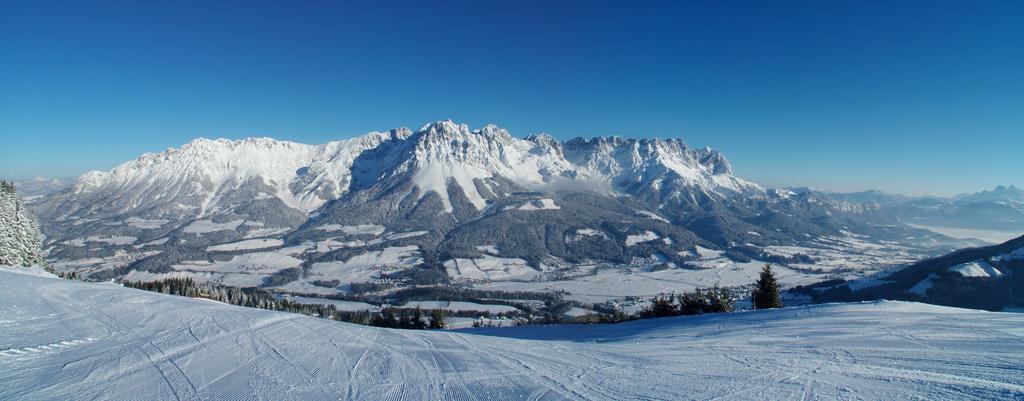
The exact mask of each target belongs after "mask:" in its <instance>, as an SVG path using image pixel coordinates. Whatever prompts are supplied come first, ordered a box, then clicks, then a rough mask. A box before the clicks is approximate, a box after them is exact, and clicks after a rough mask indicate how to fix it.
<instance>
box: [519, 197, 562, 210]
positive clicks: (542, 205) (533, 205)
mask: <svg viewBox="0 0 1024 401" xmlns="http://www.w3.org/2000/svg"><path fill="white" fill-rule="evenodd" d="M538 203H539V205H537V204H538ZM561 208H562V207H561V206H558V205H557V204H555V200H554V199H538V200H535V201H530V202H527V203H526V204H523V205H522V206H519V207H518V208H517V209H519V210H527V211H529V210H558V209H561Z"/></svg>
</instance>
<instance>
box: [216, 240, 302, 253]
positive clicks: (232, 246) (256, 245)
mask: <svg viewBox="0 0 1024 401" xmlns="http://www.w3.org/2000/svg"><path fill="white" fill-rule="evenodd" d="M281 245H284V241H282V240H279V239H276V238H271V239H247V240H244V241H238V242H232V243H228V244H220V245H214V246H211V247H207V248H206V251H207V252H215V251H220V252H223V251H244V250H250V249H263V248H273V247H275V246H281Z"/></svg>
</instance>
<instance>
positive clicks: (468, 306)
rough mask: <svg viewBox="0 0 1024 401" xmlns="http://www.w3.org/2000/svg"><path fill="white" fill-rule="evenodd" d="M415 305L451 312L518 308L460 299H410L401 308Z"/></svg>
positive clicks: (505, 310)
mask: <svg viewBox="0 0 1024 401" xmlns="http://www.w3.org/2000/svg"><path fill="white" fill-rule="evenodd" d="M416 307H419V308H420V309H443V310H447V311H452V312H461V311H480V312H490V313H502V312H515V311H517V310H519V309H516V308H515V307H513V306H508V305H488V304H478V303H475V302H462V301H410V302H407V303H406V304H405V305H402V308H410V309H412V308H416Z"/></svg>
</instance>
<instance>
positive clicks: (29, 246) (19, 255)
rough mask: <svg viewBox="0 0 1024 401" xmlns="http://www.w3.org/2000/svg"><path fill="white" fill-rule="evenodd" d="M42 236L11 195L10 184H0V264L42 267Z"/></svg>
mask: <svg viewBox="0 0 1024 401" xmlns="http://www.w3.org/2000/svg"><path fill="white" fill-rule="evenodd" d="M42 247H43V236H42V234H41V233H40V232H39V226H38V225H37V224H36V221H35V219H34V218H32V216H31V214H30V213H29V212H28V210H26V209H25V207H24V206H22V204H21V200H19V199H18V196H17V194H16V193H15V188H14V184H13V183H10V182H8V181H0V265H11V266H32V265H42V264H43V257H42V253H43V252H42Z"/></svg>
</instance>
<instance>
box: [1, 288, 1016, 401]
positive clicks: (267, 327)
mask: <svg viewBox="0 0 1024 401" xmlns="http://www.w3.org/2000/svg"><path fill="white" fill-rule="evenodd" d="M0 304H3V305H4V307H3V308H2V309H0V399H4V400H41V399H62V400H67V399H147V400H161V399H339V398H340V399H366V400H418V399H437V400H472V399H500V400H516V399H524V400H527V399H529V400H548V399H609V398H615V399H624V398H631V399H634V398H635V399H688V398H696V399H729V400H742V399H756V400H762V399H886V400H896V399H929V400H937V399H1021V398H1022V397H1024V352H1021V344H1022V341H1024V329H1022V327H1024V315H1021V314H1013V313H987V312H979V311H971V310H963V309H953V308H945V307H937V306H929V305H923V304H916V303H902V302H879V303H863V304H830V305H819V306H811V307H799V308H789V309H783V310H774V311H765V312H750V313H736V314H726V315H717V316H702V317H690V318H667V319H653V320H645V321H638V322H632V323H625V324H616V325H597V326H556V327H520V328H511V329H499V330H478V331H469V332H462V333H458V332H419V331H398V330H389V329H377V328H371V327H364V326H355V325H350V324H344V323H337V322H333V321H327V320H321V319H316V318H311V317H306V316H301V315H295V314H286V313H278V312H268V311H262V310H256V309H246V308H239V307H233V306H228V305H224V304H220V303H216V302H211V301H207V300H195V299H188V298H183V297H173V296H167V295H161V294H155V293H150V292H143V291H136V290H131V289H126V288H122V287H120V286H117V285H114V284H110V283H83V282H77V281H68V280H59V279H54V278H44V277H36V276H31V275H26V274H22V273H15V272H12V271H9V270H0Z"/></svg>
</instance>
